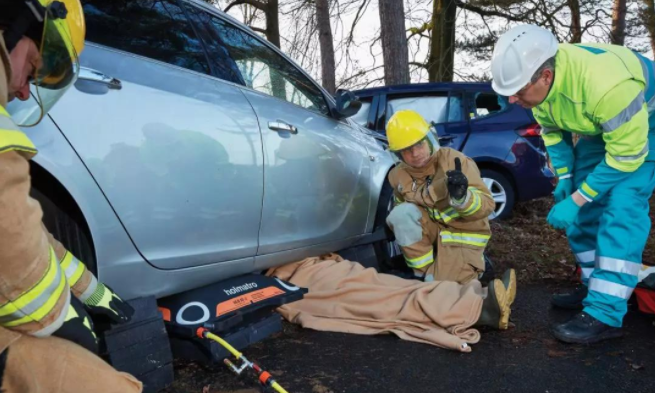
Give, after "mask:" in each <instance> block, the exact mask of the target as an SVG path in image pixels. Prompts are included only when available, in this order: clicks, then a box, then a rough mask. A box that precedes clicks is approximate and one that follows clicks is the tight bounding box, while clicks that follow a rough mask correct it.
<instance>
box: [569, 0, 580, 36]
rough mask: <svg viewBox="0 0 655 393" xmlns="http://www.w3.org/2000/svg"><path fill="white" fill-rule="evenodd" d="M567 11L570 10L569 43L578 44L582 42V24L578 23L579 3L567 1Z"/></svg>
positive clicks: (576, 0)
mask: <svg viewBox="0 0 655 393" xmlns="http://www.w3.org/2000/svg"><path fill="white" fill-rule="evenodd" d="M567 3H568V6H569V9H570V10H571V38H570V39H569V42H570V43H572V44H574V43H579V42H581V41H582V23H581V22H580V1H579V0H568V1H567Z"/></svg>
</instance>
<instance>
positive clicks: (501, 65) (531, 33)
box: [491, 25, 557, 96]
mask: <svg viewBox="0 0 655 393" xmlns="http://www.w3.org/2000/svg"><path fill="white" fill-rule="evenodd" d="M556 53H557V39H556V38H555V36H554V35H553V33H551V32H550V31H549V30H546V29H544V28H541V27H538V26H535V25H521V26H516V27H513V28H511V29H509V30H508V31H506V32H505V33H504V34H503V35H502V36H501V37H500V38H499V39H498V42H497V43H496V46H495V47H494V54H493V56H492V57H491V76H492V77H493V80H492V82H491V87H493V89H494V90H495V91H496V93H498V94H500V95H503V96H511V95H514V94H516V92H517V91H519V90H521V89H522V88H523V87H524V86H525V85H527V84H528V82H530V78H532V75H534V73H535V72H536V71H537V69H539V67H541V65H542V64H544V63H545V62H546V60H548V59H550V58H551V57H553V56H555V54H556Z"/></svg>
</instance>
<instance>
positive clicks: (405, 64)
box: [379, 0, 409, 85]
mask: <svg viewBox="0 0 655 393" xmlns="http://www.w3.org/2000/svg"><path fill="white" fill-rule="evenodd" d="M379 9H380V25H381V26H382V29H380V30H381V38H382V57H383V58H384V81H385V84H386V85H397V84H402V83H409V55H408V51H407V38H406V35H405V12H404V6H403V2H402V0H380V2H379Z"/></svg>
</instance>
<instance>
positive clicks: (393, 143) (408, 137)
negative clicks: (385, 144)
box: [387, 110, 431, 152]
mask: <svg viewBox="0 0 655 393" xmlns="http://www.w3.org/2000/svg"><path fill="white" fill-rule="evenodd" d="M430 128H431V127H430V124H428V122H427V121H425V119H424V118H423V116H421V115H419V114H418V113H417V112H415V111H412V110H401V111H398V112H396V113H394V114H393V115H392V116H391V119H389V122H388V123H387V139H388V140H389V150H390V151H392V152H399V151H401V150H403V149H407V148H408V147H410V146H413V145H415V144H416V143H418V142H420V141H422V140H423V139H424V138H425V137H426V136H428V133H429V132H430Z"/></svg>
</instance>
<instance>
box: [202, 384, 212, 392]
mask: <svg viewBox="0 0 655 393" xmlns="http://www.w3.org/2000/svg"><path fill="white" fill-rule="evenodd" d="M211 387H212V385H207V386H205V387H203V388H202V393H209V389H210V388H211Z"/></svg>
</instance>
